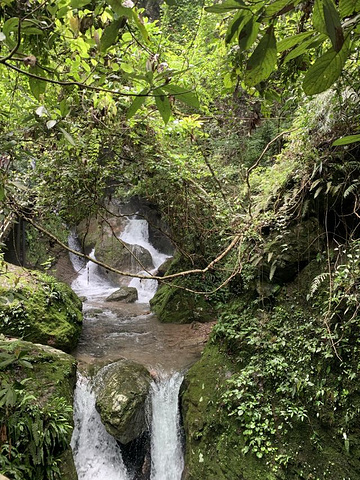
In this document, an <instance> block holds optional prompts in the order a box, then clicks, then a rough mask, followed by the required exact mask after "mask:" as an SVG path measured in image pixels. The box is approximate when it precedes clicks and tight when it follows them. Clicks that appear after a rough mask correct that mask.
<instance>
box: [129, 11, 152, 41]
mask: <svg viewBox="0 0 360 480" xmlns="http://www.w3.org/2000/svg"><path fill="white" fill-rule="evenodd" d="M130 10H131V12H132V18H133V19H134V22H135V24H136V26H137V28H138V29H139V32H140V34H141V36H142V38H143V40H144V42H145V43H149V34H148V31H147V30H146V27H145V25H144V23H143V22H142V20H141V19H140V17H139V15H138V14H137V13H136V12H135V10H132V9H130Z"/></svg>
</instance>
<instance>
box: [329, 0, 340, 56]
mask: <svg viewBox="0 0 360 480" xmlns="http://www.w3.org/2000/svg"><path fill="white" fill-rule="evenodd" d="M324 18H325V24H326V32H327V35H328V36H329V38H330V40H331V43H332V46H333V48H334V50H336V51H337V52H338V51H339V50H340V49H341V47H342V45H343V43H344V34H343V30H342V27H341V22H340V16H339V13H338V11H337V10H336V7H335V4H334V2H333V0H324Z"/></svg>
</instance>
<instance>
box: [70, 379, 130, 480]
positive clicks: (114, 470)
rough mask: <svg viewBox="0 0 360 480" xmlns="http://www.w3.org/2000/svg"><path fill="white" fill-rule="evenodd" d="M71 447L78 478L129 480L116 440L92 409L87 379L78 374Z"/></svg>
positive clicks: (92, 398)
mask: <svg viewBox="0 0 360 480" xmlns="http://www.w3.org/2000/svg"><path fill="white" fill-rule="evenodd" d="M74 424H75V428H74V432H73V436H72V439H71V447H72V449H73V456H74V460H75V466H76V471H77V474H78V478H79V480H104V479H106V480H129V476H128V473H127V471H126V468H125V466H124V463H123V460H122V457H121V452H120V448H119V446H118V444H117V443H116V440H115V439H114V438H113V437H112V436H111V435H109V434H108V433H107V431H106V430H105V427H104V425H103V424H102V423H101V420H100V415H99V414H98V412H97V411H96V409H95V396H94V394H93V393H92V392H91V388H90V382H89V381H88V380H87V379H86V378H85V377H82V376H81V375H79V376H78V382H77V385H76V390H75V400H74Z"/></svg>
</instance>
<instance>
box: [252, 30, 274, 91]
mask: <svg viewBox="0 0 360 480" xmlns="http://www.w3.org/2000/svg"><path fill="white" fill-rule="evenodd" d="M275 65H276V39H275V35H274V30H273V28H269V29H268V31H267V33H266V34H265V35H264V36H263V37H262V39H261V40H260V42H259V44H258V46H257V47H256V48H255V50H254V52H253V53H252V55H251V57H250V58H249V61H248V63H247V67H246V68H247V71H246V74H245V83H246V84H247V85H249V86H254V85H257V84H258V83H260V82H262V81H263V80H265V79H266V78H268V76H269V75H270V74H271V72H272V71H273V70H274V68H275Z"/></svg>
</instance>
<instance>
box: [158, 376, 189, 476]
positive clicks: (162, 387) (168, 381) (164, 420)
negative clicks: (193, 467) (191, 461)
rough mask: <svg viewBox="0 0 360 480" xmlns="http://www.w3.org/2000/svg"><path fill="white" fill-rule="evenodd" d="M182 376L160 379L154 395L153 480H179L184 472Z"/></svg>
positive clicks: (161, 377)
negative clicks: (181, 416) (180, 401)
mask: <svg viewBox="0 0 360 480" xmlns="http://www.w3.org/2000/svg"><path fill="white" fill-rule="evenodd" d="M182 380H183V376H182V375H181V374H180V373H175V374H173V375H172V376H170V377H168V376H160V378H159V379H158V380H157V381H154V382H153V383H152V391H151V412H152V415H151V477H150V478H151V480H180V479H181V475H182V471H183V468H184V459H183V451H182V438H181V430H180V412H179V408H178V402H179V390H180V385H181V382H182Z"/></svg>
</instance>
